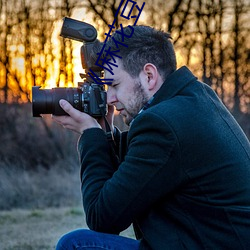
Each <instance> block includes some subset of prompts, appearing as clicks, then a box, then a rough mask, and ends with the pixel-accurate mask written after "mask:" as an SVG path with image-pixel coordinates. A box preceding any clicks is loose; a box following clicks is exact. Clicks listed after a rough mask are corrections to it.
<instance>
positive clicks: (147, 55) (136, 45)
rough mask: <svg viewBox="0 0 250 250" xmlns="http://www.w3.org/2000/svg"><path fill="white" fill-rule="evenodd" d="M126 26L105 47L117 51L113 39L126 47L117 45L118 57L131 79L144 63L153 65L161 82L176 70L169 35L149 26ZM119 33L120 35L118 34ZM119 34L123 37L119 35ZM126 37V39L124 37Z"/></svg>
mask: <svg viewBox="0 0 250 250" xmlns="http://www.w3.org/2000/svg"><path fill="white" fill-rule="evenodd" d="M132 28H133V30H134V31H133V35H132V36H131V37H129V36H130V35H131V32H132V29H131V27H129V26H127V27H124V28H123V31H121V29H119V30H117V31H116V32H114V33H113V34H112V36H111V37H110V38H109V40H108V41H107V44H106V46H107V47H109V46H110V47H111V51H115V50H118V49H117V45H116V43H115V41H114V39H115V40H116V41H118V42H120V43H124V44H126V45H128V47H125V46H122V45H119V50H120V51H119V53H117V54H118V55H119V56H121V57H122V59H121V61H122V64H123V67H124V70H125V71H127V73H129V74H130V75H131V76H132V77H134V78H135V77H138V76H139V74H140V72H141V70H142V69H143V67H144V65H145V64H146V63H152V64H154V65H155V66H156V67H157V69H158V71H159V73H160V75H161V76H162V78H163V80H165V79H166V77H167V76H168V75H169V74H171V73H172V72H174V71H175V70H176V55H175V51H174V47H173V43H172V39H171V36H170V34H169V33H166V32H163V31H160V30H156V29H154V28H152V27H149V26H144V25H138V26H132ZM119 32H120V34H119ZM121 32H123V33H124V34H125V36H122V35H121ZM126 36H127V37H126Z"/></svg>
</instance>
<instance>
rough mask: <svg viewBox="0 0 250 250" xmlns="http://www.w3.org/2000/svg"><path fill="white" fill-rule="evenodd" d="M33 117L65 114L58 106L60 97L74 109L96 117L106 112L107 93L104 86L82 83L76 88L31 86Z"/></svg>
mask: <svg viewBox="0 0 250 250" xmlns="http://www.w3.org/2000/svg"><path fill="white" fill-rule="evenodd" d="M32 94H33V99H32V109H33V117H40V116H41V114H53V115H67V113H66V112H65V111H64V110H63V109H62V108H61V107H60V105H59V101H60V100H61V99H65V100H67V101H68V102H69V103H70V104H71V105H72V106H73V107H74V108H75V109H78V110H80V111H81V112H84V113H87V114H89V115H91V116H92V117H95V118H98V117H102V116H103V115H105V113H106V112H107V107H106V106H107V93H106V91H105V90H104V86H102V85H98V84H94V83H92V84H89V83H86V82H85V83H82V84H81V86H79V87H78V88H52V89H40V87H39V86H35V87H33V88H32Z"/></svg>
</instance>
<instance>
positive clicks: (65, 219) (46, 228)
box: [0, 207, 134, 250]
mask: <svg viewBox="0 0 250 250" xmlns="http://www.w3.org/2000/svg"><path fill="white" fill-rule="evenodd" d="M77 228H87V226H86V224H85V217H84V214H83V210H82V208H81V207H73V208H69V207H68V208H47V209H41V210H22V209H14V210H12V211H0V249H1V250H50V249H55V245H56V243H57V241H58V239H59V238H60V236H62V235H63V234H65V233H67V232H69V231H72V230H75V229H77ZM122 235H124V236H128V237H131V238H134V234H133V231H132V228H131V227H130V228H128V229H127V230H126V231H124V232H123V233H122Z"/></svg>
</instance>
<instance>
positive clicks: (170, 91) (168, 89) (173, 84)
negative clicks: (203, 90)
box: [129, 66, 197, 126]
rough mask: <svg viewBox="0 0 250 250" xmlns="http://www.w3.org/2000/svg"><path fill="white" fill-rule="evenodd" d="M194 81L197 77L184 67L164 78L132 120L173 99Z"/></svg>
mask: <svg viewBox="0 0 250 250" xmlns="http://www.w3.org/2000/svg"><path fill="white" fill-rule="evenodd" d="M196 79H197V77H195V76H194V75H193V74H192V72H191V71H190V70H189V69H188V68H187V67H186V66H183V67H181V68H179V69H178V70H176V71H174V72H173V73H172V74H170V75H169V76H168V77H167V78H166V80H165V81H164V83H163V84H162V86H161V87H160V89H159V90H158V91H157V92H156V93H155V94H154V96H152V97H151V98H150V99H149V101H148V102H147V103H146V104H145V105H144V107H143V108H142V109H141V110H140V111H139V113H138V114H137V115H136V116H135V117H134V119H135V118H136V117H137V116H138V115H139V114H141V113H142V112H143V111H144V110H146V109H148V108H149V107H151V106H154V105H156V104H158V103H160V102H162V101H165V100H167V99H170V98H172V97H174V96H175V95H177V94H178V92H180V91H181V90H182V89H183V88H184V87H186V86H187V85H188V84H189V83H190V82H192V81H194V80H196ZM134 119H133V120H132V121H131V122H130V124H129V126H131V125H132V123H133V121H134Z"/></svg>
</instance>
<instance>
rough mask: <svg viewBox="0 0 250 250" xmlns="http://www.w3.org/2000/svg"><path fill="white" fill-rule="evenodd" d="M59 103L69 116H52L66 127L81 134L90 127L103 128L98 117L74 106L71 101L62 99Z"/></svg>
mask: <svg viewBox="0 0 250 250" xmlns="http://www.w3.org/2000/svg"><path fill="white" fill-rule="evenodd" d="M59 104H60V106H61V107H62V109H63V110H64V111H65V112H66V113H68V114H69V116H66V115H65V116H52V118H53V120H54V121H56V122H57V123H59V124H61V125H62V126H63V127H64V128H68V129H70V130H73V131H75V132H77V133H80V134H82V133H83V131H84V130H86V129H88V128H101V126H100V124H99V123H98V122H97V120H96V119H94V118H93V117H91V116H90V115H88V114H86V113H83V112H80V111H79V110H77V109H75V108H73V106H72V105H71V104H70V103H69V102H67V101H65V100H60V101H59Z"/></svg>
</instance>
